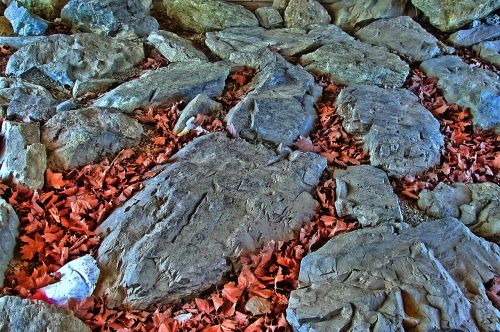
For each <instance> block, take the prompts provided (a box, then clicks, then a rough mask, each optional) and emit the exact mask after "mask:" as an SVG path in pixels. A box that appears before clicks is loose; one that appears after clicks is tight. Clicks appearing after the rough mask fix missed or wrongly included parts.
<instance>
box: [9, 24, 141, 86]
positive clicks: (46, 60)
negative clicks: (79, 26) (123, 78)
mask: <svg viewBox="0 0 500 332" xmlns="http://www.w3.org/2000/svg"><path fill="white" fill-rule="evenodd" d="M143 58H144V47H143V45H142V42H140V41H131V40H130V41H129V40H124V39H115V38H111V37H106V36H100V35H96V34H91V33H80V34H74V35H71V36H68V35H52V36H48V37H46V38H42V39H37V40H35V41H34V42H32V43H30V44H28V45H27V46H25V47H23V48H21V49H20V50H19V51H17V52H16V53H14V54H13V55H12V56H11V57H10V59H9V62H8V63H7V69H6V73H7V74H9V75H14V76H22V75H24V74H26V73H27V72H29V71H31V70H34V69H37V70H39V71H40V72H42V73H43V74H44V75H46V76H48V77H49V78H51V79H53V80H54V81H56V82H58V83H59V84H61V85H68V86H70V87H72V86H73V85H74V83H75V81H76V80H80V81H86V80H89V79H94V78H108V77H109V76H111V75H113V74H115V73H118V72H122V71H125V70H127V69H129V68H132V67H133V66H134V65H136V64H137V63H139V62H140V61H141V60H142V59H143Z"/></svg>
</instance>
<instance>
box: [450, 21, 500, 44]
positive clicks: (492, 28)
mask: <svg viewBox="0 0 500 332" xmlns="http://www.w3.org/2000/svg"><path fill="white" fill-rule="evenodd" d="M497 38H500V26H498V25H488V24H482V25H480V26H478V27H475V28H472V29H467V30H460V31H457V32H455V33H454V34H452V35H451V36H450V37H449V38H448V41H449V42H450V43H452V44H453V45H454V46H459V47H469V46H474V45H476V44H479V43H480V42H483V41H488V40H492V39H497Z"/></svg>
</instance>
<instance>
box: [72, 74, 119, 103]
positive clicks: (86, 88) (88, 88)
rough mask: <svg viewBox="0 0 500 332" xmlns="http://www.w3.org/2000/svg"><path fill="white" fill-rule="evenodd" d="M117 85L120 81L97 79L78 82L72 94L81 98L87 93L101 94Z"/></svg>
mask: <svg viewBox="0 0 500 332" xmlns="http://www.w3.org/2000/svg"><path fill="white" fill-rule="evenodd" d="M117 83H118V80H116V79H114V78H97V79H90V80H86V81H80V80H76V82H75V85H73V89H72V90H71V93H72V95H73V97H74V98H77V97H81V96H83V95H84V94H86V93H87V92H94V93H101V92H104V91H106V90H108V89H109V88H111V87H112V86H113V85H115V84H117Z"/></svg>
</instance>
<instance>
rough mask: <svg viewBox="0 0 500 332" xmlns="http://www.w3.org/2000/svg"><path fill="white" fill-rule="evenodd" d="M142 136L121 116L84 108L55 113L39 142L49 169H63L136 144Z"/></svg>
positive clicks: (135, 124)
mask: <svg viewBox="0 0 500 332" xmlns="http://www.w3.org/2000/svg"><path fill="white" fill-rule="evenodd" d="M142 133H143V129H142V126H141V125H140V124H139V123H138V122H137V121H136V120H134V119H132V118H131V117H129V116H127V115H125V114H122V113H116V112H113V111H111V110H108V109H94V108H85V109H79V110H74V111H71V112H62V113H58V114H56V115H55V116H54V117H53V118H52V119H50V120H49V121H48V122H47V123H46V124H45V126H43V127H42V142H43V143H44V144H45V146H46V147H47V155H48V164H49V167H50V168H51V169H53V170H63V169H69V168H71V167H78V166H82V165H86V164H90V163H93V162H95V161H98V160H99V159H100V158H102V157H104V156H105V155H107V154H115V153H118V152H119V151H120V150H122V149H126V148H129V147H132V146H134V145H137V144H139V142H140V141H141V136H142Z"/></svg>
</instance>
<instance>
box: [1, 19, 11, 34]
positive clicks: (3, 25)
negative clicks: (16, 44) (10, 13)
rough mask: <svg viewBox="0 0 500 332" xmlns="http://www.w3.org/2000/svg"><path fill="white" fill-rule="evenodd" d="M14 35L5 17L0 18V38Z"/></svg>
mask: <svg viewBox="0 0 500 332" xmlns="http://www.w3.org/2000/svg"><path fill="white" fill-rule="evenodd" d="M13 34H14V30H12V25H11V24H10V22H9V20H8V19H7V18H6V17H5V16H0V36H2V37H8V36H12V35H13Z"/></svg>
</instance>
